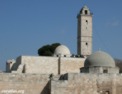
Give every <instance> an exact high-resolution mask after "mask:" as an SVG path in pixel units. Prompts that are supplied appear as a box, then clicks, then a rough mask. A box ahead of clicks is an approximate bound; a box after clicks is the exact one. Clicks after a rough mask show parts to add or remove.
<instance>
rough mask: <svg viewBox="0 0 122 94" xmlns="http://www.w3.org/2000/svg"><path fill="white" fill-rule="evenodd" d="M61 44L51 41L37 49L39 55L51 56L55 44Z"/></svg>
mask: <svg viewBox="0 0 122 94" xmlns="http://www.w3.org/2000/svg"><path fill="white" fill-rule="evenodd" d="M59 45H61V44H60V43H53V44H51V45H49V44H48V45H44V46H42V47H41V48H39V49H38V55H39V56H52V55H53V54H54V51H55V49H56V47H57V46H59Z"/></svg>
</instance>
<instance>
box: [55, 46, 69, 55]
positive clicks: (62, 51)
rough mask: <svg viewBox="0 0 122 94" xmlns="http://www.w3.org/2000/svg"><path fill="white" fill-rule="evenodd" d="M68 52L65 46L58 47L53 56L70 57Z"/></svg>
mask: <svg viewBox="0 0 122 94" xmlns="http://www.w3.org/2000/svg"><path fill="white" fill-rule="evenodd" d="M70 54H71V53H70V50H69V49H68V47H66V46H65V45H59V46H58V47H57V48H56V49H55V52H54V55H61V56H68V55H70Z"/></svg>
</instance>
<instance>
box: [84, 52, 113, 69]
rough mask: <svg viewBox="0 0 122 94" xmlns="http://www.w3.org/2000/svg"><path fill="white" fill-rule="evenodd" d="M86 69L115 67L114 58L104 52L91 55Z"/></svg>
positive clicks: (86, 63)
mask: <svg viewBox="0 0 122 94" xmlns="http://www.w3.org/2000/svg"><path fill="white" fill-rule="evenodd" d="M84 66H85V67H96V66H97V67H115V61H114V60H113V58H112V57H111V56H110V55H109V54H107V53H105V52H103V51H98V52H95V53H93V54H91V55H90V56H89V57H88V58H87V59H86V61H85V65H84Z"/></svg>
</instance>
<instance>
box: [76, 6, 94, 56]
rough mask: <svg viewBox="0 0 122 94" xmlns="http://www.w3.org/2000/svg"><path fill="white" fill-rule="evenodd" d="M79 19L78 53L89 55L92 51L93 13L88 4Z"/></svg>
mask: <svg viewBox="0 0 122 94" xmlns="http://www.w3.org/2000/svg"><path fill="white" fill-rule="evenodd" d="M77 19H78V33H77V34H78V35H77V53H78V55H83V56H89V55H90V54H91V53H92V13H91V12H90V10H89V8H88V7H87V6H84V7H83V8H82V9H81V10H80V12H79V14H78V15H77Z"/></svg>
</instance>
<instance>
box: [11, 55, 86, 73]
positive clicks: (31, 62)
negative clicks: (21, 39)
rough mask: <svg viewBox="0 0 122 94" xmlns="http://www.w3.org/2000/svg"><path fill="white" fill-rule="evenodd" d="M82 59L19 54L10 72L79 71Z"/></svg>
mask: <svg viewBox="0 0 122 94" xmlns="http://www.w3.org/2000/svg"><path fill="white" fill-rule="evenodd" d="M84 60H85V58H74V57H73V58H70V57H44V56H20V57H18V58H17V59H16V63H14V64H13V66H12V72H13V73H14V72H17V73H22V72H23V73H37V74H38V73H39V74H54V75H57V74H65V73H80V68H81V67H83V66H84Z"/></svg>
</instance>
